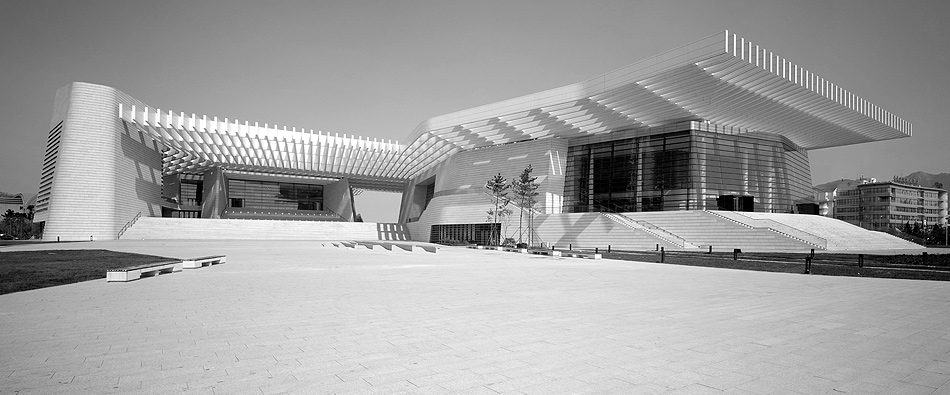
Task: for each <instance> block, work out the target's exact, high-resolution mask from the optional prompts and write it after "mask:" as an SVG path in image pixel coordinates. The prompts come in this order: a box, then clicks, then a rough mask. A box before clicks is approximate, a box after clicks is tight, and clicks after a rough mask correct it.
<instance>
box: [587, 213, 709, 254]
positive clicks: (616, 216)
mask: <svg viewBox="0 0 950 395" xmlns="http://www.w3.org/2000/svg"><path fill="white" fill-rule="evenodd" d="M600 214H601V215H603V216H604V217H607V218H608V219H610V220H612V221H614V222H617V223H619V224H621V225H624V226H626V227H628V228H630V229H643V230H644V231H645V232H647V233H649V234H651V235H653V236H655V237H656V238H658V239H660V240H663V241H665V242H667V243H670V244H672V245H675V246H678V247H681V248H686V245H687V244H692V243H689V242H687V241H686V239H684V238H682V237H679V236H677V235H675V234H673V233H670V232H669V231H667V230H666V229H663V228H661V227H659V226H656V225H653V224H651V223H649V222H646V221H643V222H644V223H646V224H648V225H650V226H651V227H652V228H651V227H646V226H643V225H642V224H641V223H640V221H639V220H636V219H633V218H630V217H627V216H626V215H623V214H620V213H609V212H601V213H600ZM630 222H633V223H636V224H637V225H639V226H640V228H637V227H634V226H632V225H631V224H630ZM658 230H659V231H662V232H663V233H666V235H663V234H660V232H658ZM671 239H673V240H671Z"/></svg>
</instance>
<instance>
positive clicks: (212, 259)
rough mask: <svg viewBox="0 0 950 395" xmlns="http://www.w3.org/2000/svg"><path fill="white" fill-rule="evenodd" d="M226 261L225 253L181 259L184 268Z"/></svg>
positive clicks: (195, 267) (196, 267) (200, 266)
mask: <svg viewBox="0 0 950 395" xmlns="http://www.w3.org/2000/svg"><path fill="white" fill-rule="evenodd" d="M225 262H227V256H226V255H212V256H205V257H201V258H191V259H185V260H182V261H181V263H182V267H184V268H185V269H200V268H202V267H205V266H211V265H218V264H222V263H225Z"/></svg>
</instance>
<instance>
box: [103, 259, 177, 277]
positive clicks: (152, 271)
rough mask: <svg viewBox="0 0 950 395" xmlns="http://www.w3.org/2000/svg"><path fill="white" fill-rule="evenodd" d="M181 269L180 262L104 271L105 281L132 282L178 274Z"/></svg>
mask: <svg viewBox="0 0 950 395" xmlns="http://www.w3.org/2000/svg"><path fill="white" fill-rule="evenodd" d="M181 269H182V263H181V261H164V262H156V263H148V264H145V265H138V266H130V267H125V268H121V269H109V270H108V271H106V281H107V282H115V281H120V282H125V281H132V280H138V279H140V278H142V277H152V276H157V275H159V274H166V273H174V272H180V271H181Z"/></svg>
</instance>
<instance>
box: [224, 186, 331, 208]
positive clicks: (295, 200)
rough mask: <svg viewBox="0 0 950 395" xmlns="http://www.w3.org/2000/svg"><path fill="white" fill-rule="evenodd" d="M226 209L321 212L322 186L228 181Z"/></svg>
mask: <svg viewBox="0 0 950 395" xmlns="http://www.w3.org/2000/svg"><path fill="white" fill-rule="evenodd" d="M228 198H229V199H228V207H233V208H252V209H264V210H316V211H322V210H323V185H310V184H296V183H289V182H268V181H251V180H236V179H230V180H228Z"/></svg>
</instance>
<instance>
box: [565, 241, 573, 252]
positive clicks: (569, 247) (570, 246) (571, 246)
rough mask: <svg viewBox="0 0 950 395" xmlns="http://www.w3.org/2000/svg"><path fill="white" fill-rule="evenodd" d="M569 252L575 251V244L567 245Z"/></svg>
mask: <svg viewBox="0 0 950 395" xmlns="http://www.w3.org/2000/svg"><path fill="white" fill-rule="evenodd" d="M567 250H568V251H574V244H573V243H568V244H567Z"/></svg>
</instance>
